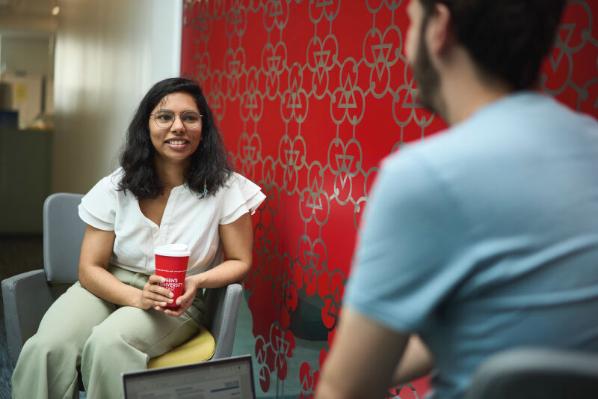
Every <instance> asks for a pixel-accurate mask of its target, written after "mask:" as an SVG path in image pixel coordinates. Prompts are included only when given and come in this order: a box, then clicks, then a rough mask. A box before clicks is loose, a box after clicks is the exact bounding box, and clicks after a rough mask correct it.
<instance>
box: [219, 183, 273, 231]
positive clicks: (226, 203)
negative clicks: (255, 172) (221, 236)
mask: <svg viewBox="0 0 598 399" xmlns="http://www.w3.org/2000/svg"><path fill="white" fill-rule="evenodd" d="M227 186H228V187H227V189H226V191H225V193H224V198H223V204H222V213H221V216H220V222H219V223H220V224H229V223H232V222H234V221H235V220H237V219H238V218H239V217H241V216H242V215H244V214H246V213H250V214H252V215H253V213H254V212H255V210H256V209H257V208H258V207H259V206H260V204H261V203H262V202H263V201H264V199H266V196H265V195H264V193H262V190H261V188H260V187H259V186H258V185H257V184H255V183H254V182H252V181H251V180H249V179H247V178H245V177H243V176H241V175H240V174H238V173H233V175H232V176H231V177H230V179H229V181H228V182H227Z"/></svg>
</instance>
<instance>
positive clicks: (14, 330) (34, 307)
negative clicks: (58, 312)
mask: <svg viewBox="0 0 598 399" xmlns="http://www.w3.org/2000/svg"><path fill="white" fill-rule="evenodd" d="M2 298H3V301H4V322H5V328H6V341H7V346H8V353H9V357H10V360H11V361H12V362H13V364H14V363H16V361H17V359H18V357H19V353H20V352H21V348H22V347H23V343H24V342H25V341H26V340H27V339H29V338H30V337H31V336H32V335H33V334H35V332H36V331H37V328H38V326H39V322H40V321H41V319H42V317H43V315H44V313H45V312H46V310H48V308H49V307H50V305H51V304H52V302H53V301H54V298H53V297H52V292H51V290H50V286H49V285H48V282H47V281H46V273H45V272H44V271H43V269H39V270H33V271H30V272H26V273H21V274H17V275H16V276H12V277H9V278H7V279H5V280H2Z"/></svg>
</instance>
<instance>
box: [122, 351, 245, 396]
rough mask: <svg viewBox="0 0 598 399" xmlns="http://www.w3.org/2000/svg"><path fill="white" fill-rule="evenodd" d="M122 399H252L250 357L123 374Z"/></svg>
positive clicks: (237, 357)
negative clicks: (123, 394)
mask: <svg viewBox="0 0 598 399" xmlns="http://www.w3.org/2000/svg"><path fill="white" fill-rule="evenodd" d="M123 385H124V392H125V399H192V398H193V399H198V398H205V399H208V398H210V399H212V398H214V399H218V398H239V399H255V388H254V386H253V370H252V366H251V356H250V355H244V356H236V357H229V358H225V359H218V360H211V361H207V362H203V363H196V364H191V365H186V366H178V367H167V368H161V369H152V370H144V371H139V372H131V373H124V374H123Z"/></svg>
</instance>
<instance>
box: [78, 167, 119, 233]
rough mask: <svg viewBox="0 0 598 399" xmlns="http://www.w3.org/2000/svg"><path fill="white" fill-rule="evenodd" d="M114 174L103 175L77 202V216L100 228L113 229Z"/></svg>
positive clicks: (115, 203) (114, 216)
mask: <svg viewBox="0 0 598 399" xmlns="http://www.w3.org/2000/svg"><path fill="white" fill-rule="evenodd" d="M117 188H118V186H117V184H116V182H115V174H112V175H110V176H106V177H104V178H103V179H102V180H100V181H99V182H98V183H97V184H96V185H95V186H94V187H93V188H92V189H91V190H90V191H89V192H88V193H87V194H85V196H84V197H83V198H82V199H81V203H80V204H79V217H80V218H81V220H83V221H84V222H85V223H87V224H88V225H90V226H92V227H95V228H97V229H100V230H106V231H114V221H115V218H116V207H117Z"/></svg>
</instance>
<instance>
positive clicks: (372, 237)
mask: <svg viewBox="0 0 598 399" xmlns="http://www.w3.org/2000/svg"><path fill="white" fill-rule="evenodd" d="M403 152H405V154H403ZM465 230H466V226H465V221H464V218H463V217H462V215H461V214H460V212H459V210H458V206H457V204H456V201H455V200H454V199H453V198H452V196H451V195H450V193H449V192H448V191H447V188H446V186H445V185H443V184H442V182H441V181H439V179H438V178H437V177H436V175H435V174H434V172H433V170H431V169H430V168H429V166H428V165H427V164H426V163H425V162H423V161H422V159H420V158H418V157H417V156H414V155H413V154H412V153H410V152H409V150H408V149H405V150H402V152H401V154H400V155H395V156H392V157H391V158H389V159H388V160H387V161H386V162H385V163H384V164H383V166H382V169H381V171H380V173H379V176H378V178H377V180H376V183H375V184H374V187H373V190H372V193H371V196H370V200H369V203H368V205H367V206H366V210H365V215H364V220H363V224H362V229H361V232H360V239H359V244H358V247H357V251H356V254H355V258H354V264H353V270H352V274H351V276H350V278H349V282H348V284H347V293H346V296H345V299H344V301H345V304H346V305H347V306H349V307H351V308H352V309H354V310H357V311H358V312H359V313H361V314H363V315H365V316H367V317H369V318H371V319H374V320H377V321H378V322H380V323H382V324H383V325H386V326H387V327H389V328H391V329H394V330H398V331H401V332H406V333H407V332H417V331H418V330H420V329H421V328H422V327H423V326H424V324H425V323H426V322H427V321H429V318H430V316H431V315H432V314H433V313H434V312H435V311H436V310H437V309H438V307H439V306H440V305H441V304H442V301H443V300H444V299H446V297H447V296H448V295H449V294H450V293H451V291H452V290H453V289H454V288H455V287H456V286H457V285H458V284H459V282H460V281H461V279H462V278H463V275H464V273H465V269H464V267H465V265H463V264H460V262H461V260H460V257H459V252H460V251H461V248H462V245H463V242H464V241H465V240H466V238H465V235H466V233H465Z"/></svg>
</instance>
